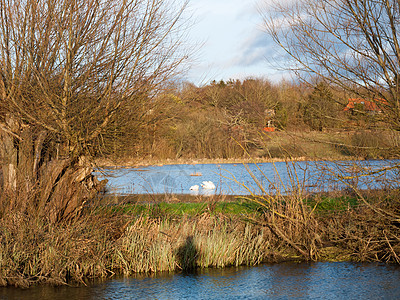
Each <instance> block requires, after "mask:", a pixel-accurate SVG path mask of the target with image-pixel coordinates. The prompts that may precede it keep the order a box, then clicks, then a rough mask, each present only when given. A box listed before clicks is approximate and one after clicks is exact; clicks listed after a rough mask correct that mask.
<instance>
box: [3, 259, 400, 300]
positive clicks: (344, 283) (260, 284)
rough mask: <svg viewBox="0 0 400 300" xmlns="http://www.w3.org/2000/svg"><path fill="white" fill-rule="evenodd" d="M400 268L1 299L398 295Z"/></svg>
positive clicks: (275, 267)
mask: <svg viewBox="0 0 400 300" xmlns="http://www.w3.org/2000/svg"><path fill="white" fill-rule="evenodd" d="M399 282H400V266H395V265H383V264H373V263H369V264H361V263H349V262H337V263H332V262H317V263H279V264H265V265H260V266H257V267H238V268H225V269H204V270H200V271H198V272H193V273H174V274H158V275H155V276H154V275H153V276H136V277H131V278H115V279H111V280H108V281H106V282H103V283H98V284H93V285H89V286H87V287H58V288H54V287H46V286H44V287H43V286H42V287H35V288H32V289H28V290H21V289H16V288H0V299H4V300H5V299H9V300H14V299H15V300H16V299H26V300H32V299H42V300H47V299H49V300H50V299H51V300H64V299H68V300H72V299H74V300H79V299H82V300H89V299H93V300H94V299H96V300H98V299H121V300H125V299H293V298H295V299H400V284H399Z"/></svg>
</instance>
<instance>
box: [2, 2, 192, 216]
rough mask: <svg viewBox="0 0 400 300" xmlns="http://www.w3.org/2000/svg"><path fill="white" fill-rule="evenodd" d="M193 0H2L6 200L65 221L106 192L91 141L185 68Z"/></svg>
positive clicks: (3, 157) (4, 196) (9, 205)
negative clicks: (91, 161)
mask: <svg viewBox="0 0 400 300" xmlns="http://www.w3.org/2000/svg"><path fill="white" fill-rule="evenodd" d="M185 6H186V3H183V4H182V5H181V6H177V3H175V2H174V0H171V1H168V0H0V51H1V56H0V99H1V101H0V128H1V133H0V134H1V135H0V138H1V149H0V155H1V168H2V181H3V184H2V186H3V189H2V208H3V209H5V208H14V209H15V208H20V209H22V210H25V209H34V210H35V211H37V212H41V213H46V214H47V215H48V216H50V219H51V220H52V221H57V220H60V219H64V218H69V217H71V216H73V215H76V213H77V212H78V211H79V209H80V208H81V207H82V204H83V203H84V201H85V200H87V199H89V198H91V197H93V195H94V194H95V193H97V191H98V189H99V186H100V184H99V183H98V182H97V181H96V180H95V179H94V178H93V177H92V176H91V169H90V168H89V167H88V163H87V161H86V157H87V156H88V150H89V149H90V147H91V145H92V144H93V143H94V142H95V141H96V139H98V138H99V137H100V136H101V135H102V134H103V133H104V132H105V131H107V128H108V125H109V124H110V123H111V122H112V120H114V119H115V118H118V114H119V112H120V111H121V109H122V110H126V108H127V107H128V106H130V105H131V104H132V103H134V102H135V99H138V98H140V99H143V94H147V95H150V94H155V93H156V90H157V88H158V87H160V85H162V84H163V82H165V81H166V80H168V79H169V78H171V76H173V75H175V74H176V72H177V71H178V70H179V66H180V65H181V64H182V62H183V61H184V60H185V58H186V53H184V52H182V51H181V49H182V48H181V42H182V39H181V38H182V35H181V33H180V27H179V26H180V25H182V21H181V19H182V12H183V10H184V8H185ZM132 107H134V105H132ZM6 204H7V205H6Z"/></svg>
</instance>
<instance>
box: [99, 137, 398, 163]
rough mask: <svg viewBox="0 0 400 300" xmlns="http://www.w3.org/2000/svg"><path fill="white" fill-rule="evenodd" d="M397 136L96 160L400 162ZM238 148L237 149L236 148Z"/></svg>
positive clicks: (264, 141)
mask: <svg viewBox="0 0 400 300" xmlns="http://www.w3.org/2000/svg"><path fill="white" fill-rule="evenodd" d="M398 139H399V137H398V133H396V132H389V131H382V130H376V131H371V130H364V131H352V130H341V131H338V130H330V131H276V132H272V133H268V134H266V133H264V134H263V135H261V136H260V137H259V141H258V143H259V147H256V148H254V149H251V150H249V151H248V152H247V150H246V152H245V153H244V154H243V155H242V156H240V157H237V156H235V155H232V156H231V157H229V156H228V157H218V156H216V155H213V154H212V153H209V154H208V157H204V155H203V156H202V155H197V156H196V155H194V154H193V155H190V156H188V155H186V156H185V155H181V156H179V157H178V156H177V155H178V154H177V153H176V152H172V153H170V155H161V154H158V155H157V154H156V153H155V154H154V155H153V154H152V155H144V156H140V157H139V156H137V157H136V156H122V157H119V156H116V157H114V158H111V156H108V157H107V158H104V157H103V158H97V159H96V165H97V166H99V167H143V166H151V165H156V166H159V165H170V164H210V163H212V164H223V163H237V164H238V163H250V162H257V163H267V162H279V161H287V160H296V161H305V160H308V161H316V160H329V161H333V160H364V159H397V158H398V156H397V154H396V153H397V152H396V151H393V149H395V148H397V147H398V146H397V143H396V141H397V140H398ZM237 146H238V145H237Z"/></svg>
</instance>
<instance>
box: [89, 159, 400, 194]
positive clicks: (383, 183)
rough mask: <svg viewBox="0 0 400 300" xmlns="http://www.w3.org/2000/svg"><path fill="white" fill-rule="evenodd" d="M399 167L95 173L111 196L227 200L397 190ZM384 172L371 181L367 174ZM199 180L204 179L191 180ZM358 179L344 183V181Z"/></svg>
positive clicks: (355, 164)
mask: <svg viewBox="0 0 400 300" xmlns="http://www.w3.org/2000/svg"><path fill="white" fill-rule="evenodd" d="M396 165H399V161H386V160H375V161H349V162H322V161H320V162H307V161H306V162H288V163H286V162H276V163H260V164H182V165H164V166H150V167H141V168H116V169H104V170H103V171H102V173H100V172H96V175H98V176H99V177H100V178H101V179H103V178H107V179H108V180H109V182H108V184H107V190H108V191H109V192H110V193H115V194H122V195H127V194H163V193H170V194H192V195H197V194H204V195H212V194H226V195H249V194H251V193H255V194H263V193H269V194H271V193H275V192H277V191H279V192H281V193H289V192H290V191H292V190H294V189H298V188H300V189H302V190H307V191H310V192H321V191H331V190H340V189H345V188H348V187H349V186H348V185H349V184H351V185H353V186H355V187H357V188H362V189H366V188H373V189H375V188H393V187H397V186H398V182H399V181H398V179H400V176H399V170H398V169H396V168H395V169H392V167H393V166H396ZM376 170H381V172H377V173H375V174H373V175H372V176H364V175H366V174H368V173H371V172H374V171H376ZM195 174H201V176H193V175H195ZM354 175H356V176H358V177H357V178H355V179H343V178H342V177H343V176H354ZM202 181H212V182H213V183H214V184H215V186H216V189H215V190H207V189H202V188H200V189H199V191H191V190H190V187H191V186H193V185H201V183H202Z"/></svg>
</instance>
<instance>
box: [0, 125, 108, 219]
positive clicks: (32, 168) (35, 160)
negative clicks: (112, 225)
mask: <svg viewBox="0 0 400 300" xmlns="http://www.w3.org/2000/svg"><path fill="white" fill-rule="evenodd" d="M8 123H9V124H8V128H10V129H12V131H11V130H6V129H4V128H2V129H0V142H1V146H0V155H1V171H2V172H1V173H2V174H1V175H2V176H1V179H2V180H1V181H2V182H1V186H2V193H1V198H0V201H1V202H0V203H1V205H0V213H5V212H7V211H10V210H18V211H22V212H26V213H33V214H36V215H39V216H46V217H48V219H49V221H50V222H53V223H54V222H58V221H61V220H68V219H71V218H74V217H75V216H77V215H78V214H79V212H80V211H81V209H82V208H83V205H84V204H85V202H86V201H88V200H90V199H93V198H94V197H95V196H96V194H98V192H99V191H101V190H102V189H103V188H104V185H105V183H106V181H104V180H103V181H102V182H99V181H98V180H97V179H96V178H95V177H94V176H93V175H92V168H91V167H90V164H89V163H88V162H87V161H85V160H84V159H82V157H81V158H80V159H79V158H76V159H72V158H70V157H68V156H66V157H63V158H59V157H58V153H57V148H58V147H59V144H57V143H55V142H54V137H52V136H50V135H49V134H47V133H46V132H45V131H39V132H35V130H33V129H32V128H31V127H30V126H26V125H25V126H18V124H16V123H15V124H14V123H13V120H12V118H9V120H8ZM10 125H12V126H10Z"/></svg>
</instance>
